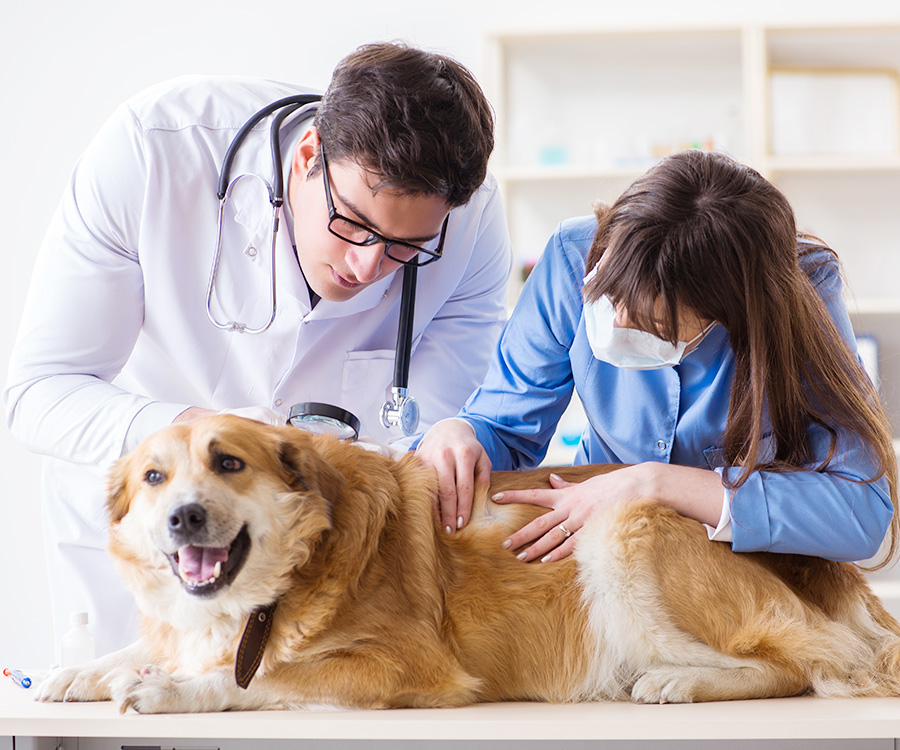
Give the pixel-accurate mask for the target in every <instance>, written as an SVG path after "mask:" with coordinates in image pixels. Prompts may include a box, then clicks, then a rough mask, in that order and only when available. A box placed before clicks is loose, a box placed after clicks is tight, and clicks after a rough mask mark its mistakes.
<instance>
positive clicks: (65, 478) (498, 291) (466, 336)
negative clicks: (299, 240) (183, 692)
mask: <svg viewBox="0 0 900 750" xmlns="http://www.w3.org/2000/svg"><path fill="white" fill-rule="evenodd" d="M308 91H309V90H308V89H302V88H299V87H295V86H290V85H286V84H282V83H275V82H271V81H258V80H250V79H243V78H206V77H203V78H201V77H188V78H181V79H177V80H175V81H172V82H168V83H165V84H161V85H159V86H156V87H154V88H152V89H150V90H148V91H146V92H144V93H142V94H140V95H138V96H136V97H135V98H133V99H132V100H130V101H129V102H127V103H126V104H125V105H123V106H122V107H120V108H119V109H118V110H117V111H116V113H115V114H114V115H113V116H112V118H111V119H110V120H109V121H108V122H107V124H106V125H105V126H104V127H103V129H102V130H101V131H100V133H99V134H98V136H97V137H96V139H95V140H94V141H93V143H91V145H90V146H89V147H88V149H87V151H86V152H85V154H84V155H83V156H82V158H81V159H80V160H79V163H78V165H77V167H76V169H75V171H74V174H73V177H72V180H71V182H70V184H69V187H68V189H67V191H66V193H65V194H64V196H63V199H62V202H61V204H60V206H59V209H58V211H57V213H56V215H55V217H54V219H53V221H52V223H51V225H50V227H49V230H48V232H47V235H46V237H45V240H44V243H43V245H42V247H41V251H40V253H39V255H38V258H37V262H36V266H35V272H34V278H33V281H32V285H31V289H30V292H29V295H28V300H27V303H26V308H25V312H24V315H23V319H22V323H21V328H20V331H19V337H18V340H17V343H16V346H15V349H14V352H13V356H12V360H11V365H10V372H9V379H8V383H7V386H6V390H5V391H4V394H3V395H4V402H5V405H6V409H7V415H8V424H9V427H10V429H11V431H12V432H13V434H14V435H16V436H17V437H18V438H20V439H21V440H23V441H24V442H25V443H26V444H27V445H28V446H29V447H30V448H31V449H33V450H35V451H37V452H39V453H43V454H46V455H47V456H48V457H49V460H48V461H47V462H46V471H45V477H44V487H43V495H44V510H45V513H44V518H45V533H46V542H47V551H48V559H49V563H50V578H51V593H52V596H53V598H54V626H55V628H56V630H57V632H60V631H61V630H62V629H64V628H65V623H66V621H67V618H68V612H69V611H70V610H73V609H77V610H81V609H87V610H88V611H89V612H90V613H91V622H92V629H93V630H94V633H95V637H97V641H98V653H102V652H105V651H109V650H112V649H114V648H118V647H120V646H122V645H125V644H126V643H128V642H129V641H130V640H131V639H132V638H133V636H134V630H133V627H132V625H133V622H135V621H136V615H135V613H134V608H133V605H132V604H130V599H129V597H127V595H125V594H123V593H122V592H121V587H120V585H119V584H118V581H117V579H116V578H115V576H114V575H113V574H112V573H111V566H110V564H109V561H108V559H107V557H106V555H105V554H104V553H103V552H102V549H103V547H104V544H105V526H106V516H105V507H104V491H103V479H102V477H103V475H104V473H105V470H106V468H107V467H108V465H109V463H110V462H111V461H113V460H114V459H116V458H118V457H119V456H120V455H121V454H122V453H123V452H126V451H127V450H129V449H130V448H132V447H134V446H135V445H136V444H137V443H138V442H139V441H140V440H141V439H143V438H144V437H146V436H147V435H149V434H150V433H151V432H153V431H155V430H156V429H158V428H160V427H163V426H165V425H167V424H169V423H170V422H171V421H172V420H173V419H174V418H175V417H176V416H177V415H178V414H179V413H181V412H182V411H183V410H184V409H185V408H187V407H189V406H200V407H204V408H209V409H216V410H220V409H233V408H237V407H243V406H267V407H270V408H273V409H276V410H278V411H281V412H283V413H287V411H288V410H289V408H290V406H291V404H293V403H296V402H300V401H321V402H326V403H332V404H337V405H339V406H341V407H343V408H345V409H348V410H350V411H351V412H353V413H354V414H356V415H357V416H358V417H359V418H360V420H361V422H362V427H361V433H362V434H364V435H369V436H372V437H374V438H375V439H378V440H381V441H384V442H392V441H396V440H398V439H399V438H402V437H403V436H402V435H401V434H400V432H399V429H397V428H394V429H393V430H391V431H387V430H385V429H384V428H383V427H382V426H381V424H380V422H379V409H380V407H381V404H382V402H383V401H384V400H385V399H386V398H387V397H388V396H389V394H390V387H391V380H392V377H393V362H394V347H395V344H396V337H397V324H398V316H399V306H400V290H401V280H402V274H401V273H396V274H393V275H391V276H390V277H388V278H386V279H383V280H382V281H380V282H378V283H375V284H373V285H372V286H370V287H368V288H366V289H364V290H363V291H362V292H360V293H359V294H357V295H356V296H355V297H353V298H352V299H351V300H349V301H346V302H340V303H335V302H329V301H327V300H321V301H320V302H319V303H318V304H317V305H316V306H315V308H313V309H311V307H310V299H309V292H308V289H307V286H306V283H305V280H304V279H303V276H302V274H301V273H300V271H299V268H298V265H297V262H296V259H295V257H294V254H293V249H292V246H291V237H290V231H286V229H287V225H288V222H287V221H282V224H281V231H279V233H278V240H277V249H276V256H277V260H276V265H277V299H278V314H277V316H276V318H275V322H274V323H273V325H272V326H271V328H270V329H269V330H268V331H266V332H265V333H263V334H260V335H247V334H239V333H231V332H226V331H221V330H218V329H216V328H215V327H213V325H212V324H211V323H210V322H209V320H208V318H207V312H206V290H207V282H208V278H209V273H210V264H211V261H212V254H213V249H214V246H215V240H216V218H217V213H218V203H219V201H218V198H217V195H216V181H217V177H218V170H219V168H220V166H221V163H222V159H223V156H224V153H225V150H226V148H227V147H228V144H229V143H230V142H231V140H232V138H233V137H234V135H235V133H236V131H237V130H238V129H239V128H240V126H241V125H242V124H243V123H244V122H245V121H246V120H247V119H248V118H249V117H250V115H251V114H253V112H255V111H257V110H258V109H260V108H261V107H263V106H265V105H266V104H268V103H269V102H271V101H274V100H276V99H279V98H281V97H284V96H289V95H291V94H294V93H298V92H299V93H302V92H308ZM287 122H288V123H290V120H288V121H287ZM308 125H309V122H308V121H307V122H306V123H304V124H300V125H296V127H295V129H294V132H293V133H291V132H289V131H291V125H290V124H287V125H286V126H285V127H283V129H282V133H283V134H284V135H283V137H282V141H283V142H284V143H286V144H288V145H286V146H285V148H287V149H288V151H289V144H290V143H293V142H295V141H296V133H297V132H298V131H297V130H296V128H297V127H308ZM268 138H269V135H268V121H264V124H263V125H262V126H258V127H257V128H256V129H255V130H254V131H253V132H252V133H251V134H250V135H248V137H247V139H246V140H245V142H244V144H243V145H242V147H241V149H240V151H239V152H238V157H237V159H236V160H235V163H234V166H233V169H232V176H234V175H237V174H239V173H241V172H254V173H257V174H261V175H263V176H265V177H266V178H267V179H271V174H272V163H271V154H270V152H269V143H268ZM289 160H290V153H289V152H288V153H286V154H285V161H286V162H287V163H288V164H289ZM285 175H287V169H286V170H285ZM230 210H233V211H234V213H233V220H232V214H230V213H229V215H228V216H227V218H226V222H225V232H226V237H225V243H224V244H225V253H226V254H225V255H224V256H223V258H222V261H221V266H220V269H219V274H218V280H217V284H216V293H215V296H214V303H213V310H214V312H216V313H217V317H218V318H219V319H224V320H239V321H244V322H248V323H249V324H251V325H258V324H259V323H261V322H264V321H265V320H266V318H267V316H268V314H269V305H270V300H269V283H270V282H269V278H270V277H269V273H270V271H269V258H268V256H269V247H270V245H271V213H272V209H271V206H270V204H269V203H268V202H267V201H265V200H250V199H242V196H240V195H236V196H235V199H234V201H233V206H232V209H230ZM282 218H283V217H282ZM251 248H255V249H256V250H255V251H254V250H252V249H251ZM229 251H230V252H229ZM510 265H511V253H510V248H509V238H508V233H507V229H506V224H505V219H504V216H503V212H502V206H501V201H500V198H499V195H498V191H497V187H496V182H495V181H494V179H493V178H492V177H488V179H487V181H486V182H485V184H484V185H483V186H482V187H481V188H480V189H479V190H478V191H477V192H476V193H475V195H474V196H473V197H472V199H471V201H470V202H469V203H468V204H467V205H466V206H464V207H461V208H457V209H454V210H453V211H452V212H451V215H450V221H449V225H448V230H447V237H446V241H445V248H444V256H443V258H442V259H441V260H440V261H438V262H436V263H433V264H432V265H430V266H427V267H424V268H421V269H420V270H419V278H418V292H417V295H416V316H415V327H414V333H413V355H412V360H411V366H410V380H409V391H410V394H411V395H413V396H414V397H415V398H416V400H417V401H418V402H419V406H420V408H421V423H420V430H421V431H424V430H425V429H427V428H428V426H430V425H431V424H433V423H434V422H436V421H437V420H439V419H442V418H444V417H447V416H450V415H452V414H455V413H456V411H457V410H458V409H459V407H460V406H461V405H462V404H463V402H464V401H465V399H466V397H467V396H468V395H469V393H470V392H471V391H472V390H473V389H474V388H475V387H476V386H477V385H478V384H479V383H480V382H481V379H482V377H483V375H484V374H485V372H486V370H487V365H488V360H489V357H490V354H491V350H492V348H493V345H494V343H495V341H496V339H497V337H498V335H499V332H500V329H501V326H502V322H503V318H504V315H505V309H506V302H507V282H508V274H509V270H510Z"/></svg>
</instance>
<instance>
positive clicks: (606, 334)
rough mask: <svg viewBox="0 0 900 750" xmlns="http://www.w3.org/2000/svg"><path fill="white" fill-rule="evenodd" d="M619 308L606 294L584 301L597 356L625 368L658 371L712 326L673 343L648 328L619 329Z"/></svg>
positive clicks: (586, 322)
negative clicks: (617, 310)
mask: <svg viewBox="0 0 900 750" xmlns="http://www.w3.org/2000/svg"><path fill="white" fill-rule="evenodd" d="M615 319H616V308H615V307H613V304H612V302H610V301H609V298H608V297H606V296H603V297H601V298H600V299H599V300H597V301H596V302H590V303H585V305H584V325H585V329H586V331H587V338H588V343H590V345H591V351H593V352H594V356H595V357H596V358H597V359H599V360H602V361H603V362H608V363H609V364H611V365H615V366H616V367H621V368H623V369H626V370H659V369H661V368H663V367H671V366H672V365H677V364H680V363H681V360H682V359H683V358H684V350H685V349H687V348H688V347H689V346H690V345H691V344H694V343H699V342H700V341H702V340H703V338H704V337H705V336H706V334H707V333H709V331H710V330H711V329H712V327H713V326H714V325H715V323H710V324H709V325H708V326H707V327H706V328H704V329H703V330H702V331H701V332H700V333H699V334H697V335H696V336H695V337H694V338H692V339H691V340H690V341H679V342H677V343H675V344H670V343H669V342H668V341H664V340H663V339H661V338H659V337H658V336H654V335H653V334H652V333H648V332H647V331H638V330H636V329H634V328H616V327H615V325H614V323H615Z"/></svg>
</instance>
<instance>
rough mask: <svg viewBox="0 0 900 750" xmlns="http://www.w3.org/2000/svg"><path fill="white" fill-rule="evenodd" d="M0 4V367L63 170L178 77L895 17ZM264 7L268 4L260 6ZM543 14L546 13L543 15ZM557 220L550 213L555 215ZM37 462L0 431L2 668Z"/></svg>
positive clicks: (478, 65)
mask: <svg viewBox="0 0 900 750" xmlns="http://www.w3.org/2000/svg"><path fill="white" fill-rule="evenodd" d="M748 5H751V6H752V8H750V9H746V10H743V9H739V8H738V7H737V5H736V4H735V3H730V2H722V1H721V0H716V1H715V2H706V1H704V0H681V2H678V3H672V2H671V1H670V0H632V2H630V3H620V2H615V1H612V0H597V1H595V2H590V3H589V2H584V1H583V0H581V1H580V0H556V2H554V3H552V4H544V3H538V2H534V0H458V1H457V2H455V3H451V2H447V1H446V0H432V1H431V2H428V3H422V2H419V1H418V0H416V1H413V0H385V2H382V3H380V4H378V3H372V2H370V0H344V2H342V3H311V2H308V3H296V4H293V3H281V4H276V5H273V6H266V8H267V9H266V10H257V8H259V7H263V6H260V5H259V4H256V3H251V2H247V0H156V2H153V3H136V2H122V0H82V2H79V3H71V2H63V0H47V1H46V2H23V1H22V0H19V1H18V2H17V1H16V0H4V2H3V5H2V6H0V176H2V180H0V228H2V232H3V237H4V239H5V246H4V247H3V249H2V251H0V252H2V256H0V257H2V259H3V270H2V273H0V321H3V322H2V323H0V373H3V375H2V377H5V372H6V368H7V363H8V359H9V353H10V350H11V348H12V345H13V342H14V338H15V331H16V327H17V323H18V319H19V315H20V311H21V308H22V305H23V302H24V298H25V293H26V288H27V282H28V279H29V277H30V274H31V268H32V264H33V259H34V255H35V252H36V250H37V247H38V245H39V243H40V239H41V236H42V234H43V231H44V228H45V227H46V225H47V223H48V220H49V218H50V215H51V213H52V212H53V210H54V208H55V205H56V202H57V200H58V198H59V196H60V194H61V192H62V189H63V186H64V185H65V182H66V180H67V178H68V175H69V172H70V170H71V168H72V166H73V164H74V162H75V160H76V158H77V157H78V155H79V153H80V152H81V151H82V149H83V148H84V147H85V145H86V144H87V143H88V141H89V140H90V138H91V137H92V135H93V133H94V132H95V131H96V130H97V128H98V127H99V126H100V125H101V123H102V122H103V121H104V120H105V118H106V117H107V116H108V115H109V114H110V113H111V112H112V110H113V108H114V107H115V106H116V105H117V104H118V103H119V102H120V101H121V100H123V99H125V98H126V97H128V96H130V95H131V94H133V93H135V92H136V91H138V90H140V89H142V88H144V87H146V86H148V85H150V84H152V83H155V82H157V81H159V80H162V79H165V78H168V77H171V76H175V75H181V74H185V73H231V74H249V75H259V76H264V77H269V78H278V79H281V80H293V81H295V82H297V83H302V84H307V85H313V86H319V87H324V86H325V85H326V83H327V81H328V78H329V75H330V71H331V69H332V67H333V65H334V64H335V63H336V62H337V61H338V60H339V59H340V58H341V57H343V56H344V55H345V54H346V53H347V52H349V51H351V50H352V49H353V48H355V47H356V46H357V45H359V44H362V43H364V42H369V41H377V40H390V39H405V40H407V41H410V42H412V43H415V44H418V45H420V46H423V47H427V48H431V49H436V50H439V51H442V52H446V53H449V54H451V55H453V56H454V57H456V58H458V59H459V60H461V61H462V62H464V63H465V64H467V65H468V66H469V67H471V68H472V69H473V71H474V72H475V73H476V75H478V74H480V72H481V69H482V61H481V44H482V37H483V34H484V33H485V32H486V31H488V30H498V29H507V28H542V29H547V28H557V27H558V28H568V27H580V26H601V25H604V24H612V25H619V24H628V25H630V24H642V23H644V24H670V23H671V24H701V23H713V22H722V23H729V22H732V23H733V22H738V21H744V20H760V21H766V22H770V21H785V22H805V23H816V22H820V21H822V22H824V21H831V20H846V21H852V22H859V21H878V20H890V21H895V22H896V21H898V20H900V10H896V9H895V8H896V0H856V2H854V3H852V4H850V5H849V6H848V5H847V4H840V5H838V4H831V5H832V7H822V4H820V3H819V2H818V0H815V1H813V0H754V2H753V3H748ZM269 7H271V10H270V9H268V8H269ZM544 8H550V10H544ZM560 218H562V217H560ZM38 475H39V460H38V458H37V457H35V456H33V455H31V454H30V453H29V452H28V451H26V450H25V449H24V448H23V447H22V446H21V445H19V444H18V443H17V442H16V441H15V440H14V439H13V438H12V437H11V436H10V435H9V433H8V432H7V431H6V429H5V428H0V477H2V480H3V485H2V489H0V612H2V615H0V667H3V666H11V667H17V666H24V667H45V666H47V665H49V663H50V661H51V659H52V651H53V649H52V643H51V642H50V639H51V635H50V610H49V604H48V593H47V583H46V573H45V570H44V562H43V549H42V548H43V545H42V540H41V530H40V511H39V498H38V483H39V479H38Z"/></svg>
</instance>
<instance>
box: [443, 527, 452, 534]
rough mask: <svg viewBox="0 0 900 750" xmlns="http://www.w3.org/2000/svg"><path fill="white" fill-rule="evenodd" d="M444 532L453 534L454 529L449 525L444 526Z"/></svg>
mask: <svg viewBox="0 0 900 750" xmlns="http://www.w3.org/2000/svg"><path fill="white" fill-rule="evenodd" d="M444 533H445V534H452V533H453V529H451V528H450V527H449V526H444Z"/></svg>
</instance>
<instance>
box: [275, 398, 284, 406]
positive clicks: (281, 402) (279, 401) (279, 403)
mask: <svg viewBox="0 0 900 750" xmlns="http://www.w3.org/2000/svg"><path fill="white" fill-rule="evenodd" d="M283 403H284V399H283V398H277V399H275V406H281V405H282V404H283Z"/></svg>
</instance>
